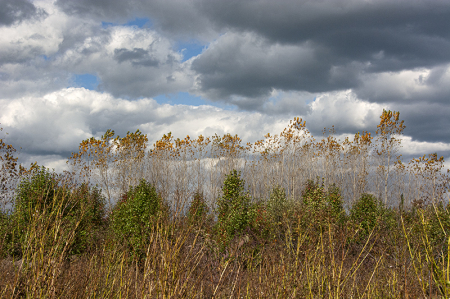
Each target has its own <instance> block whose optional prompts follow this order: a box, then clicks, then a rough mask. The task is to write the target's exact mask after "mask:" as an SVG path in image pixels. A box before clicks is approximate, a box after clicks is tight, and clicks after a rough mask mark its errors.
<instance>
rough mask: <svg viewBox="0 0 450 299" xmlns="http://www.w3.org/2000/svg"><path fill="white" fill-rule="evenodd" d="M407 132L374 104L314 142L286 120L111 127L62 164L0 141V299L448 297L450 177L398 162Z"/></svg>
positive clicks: (432, 163)
mask: <svg viewBox="0 0 450 299" xmlns="http://www.w3.org/2000/svg"><path fill="white" fill-rule="evenodd" d="M404 128H405V126H404V123H403V121H400V119H399V113H398V112H391V111H383V114H382V115H381V117H380V124H379V126H378V130H377V133H376V136H374V137H372V136H371V134H369V133H367V132H363V133H362V134H359V133H358V134H356V135H355V137H354V138H353V140H350V139H345V140H344V141H340V140H337V139H336V138H335V137H334V135H333V133H334V132H333V129H331V130H326V131H325V130H324V135H326V134H325V133H329V134H328V135H326V136H324V138H323V139H321V140H320V141H316V140H315V139H314V138H313V137H312V136H311V134H310V133H309V132H308V131H307V130H306V124H305V122H303V121H302V120H301V119H298V118H296V119H294V120H293V121H291V123H290V125H289V126H288V128H286V129H285V130H284V131H283V132H282V133H280V134H279V135H274V136H272V135H270V134H267V135H266V136H265V138H264V139H263V140H260V141H257V142H255V143H253V144H251V143H248V144H242V142H241V139H240V138H239V137H238V136H231V135H224V136H222V137H220V136H218V135H215V136H213V137H203V136H199V137H197V138H196V139H191V138H190V137H189V136H187V137H186V138H184V139H175V138H174V137H173V136H172V134H170V133H169V134H166V135H164V136H163V138H161V139H160V140H158V141H157V142H156V143H155V144H154V145H153V147H152V148H151V149H149V146H148V140H147V137H146V135H144V134H142V133H141V132H140V131H139V130H138V131H136V132H135V133H130V132H128V133H127V135H126V136H125V137H122V138H121V137H119V136H115V134H114V132H113V131H110V130H108V131H107V132H106V133H105V135H103V136H102V137H101V138H100V139H95V138H91V139H87V140H85V141H82V142H81V144H80V147H79V151H78V152H77V153H73V154H72V156H71V157H70V158H69V160H68V164H69V165H70V167H71V169H70V171H67V172H65V173H62V174H56V173H54V172H52V171H50V170H48V169H45V168H44V167H38V166H37V165H31V167H30V168H28V169H26V168H24V167H19V166H18V165H17V158H15V156H14V153H15V150H14V148H13V147H12V146H10V145H6V144H5V143H4V142H3V141H1V140H0V146H1V149H2V153H3V155H2V180H1V182H2V185H1V187H2V190H1V191H2V196H3V198H2V199H3V200H4V201H5V202H6V201H9V202H11V203H12V207H13V208H12V210H11V211H9V212H2V213H0V257H1V258H2V259H3V260H2V261H1V263H0V286H1V287H0V290H1V291H0V296H1V297H2V298H3V297H5V298H18V297H31V298H34V297H52V298H55V297H58V298H65V297H71V298H90V297H101V298H104V297H117V298H122V297H126V298H149V297H151V298H153V297H156V298H169V297H170V298H212V297H214V298H216V297H217V298H222V297H223V298H225V297H227V298H230V297H231V298H241V297H244V296H245V297H248V298H317V297H320V298H321V297H335V298H343V297H355V298H360V297H361V298H362V297H367V298H369V297H375V298H380V297H383V298H387V297H388V298H400V297H405V298H408V297H409V298H429V297H432V296H435V295H439V296H443V297H445V298H446V297H448V296H449V295H450V287H449V285H448V281H449V280H450V277H449V276H448V275H449V274H448V273H450V260H449V252H450V251H449V249H450V236H449V234H450V211H449V207H448V198H446V196H448V191H449V176H448V172H447V173H445V172H443V163H444V160H443V158H442V157H441V158H438V156H437V155H436V154H431V155H428V156H423V157H420V158H417V159H413V160H411V161H410V162H409V163H406V164H405V163H403V162H402V161H401V159H400V156H399V154H398V151H399V147H400V146H401V134H402V131H403V130H404ZM14 180H17V181H18V184H16V185H14V184H13V183H12V182H13V181H14ZM12 187H14V190H11V188H12ZM12 191H14V192H12Z"/></svg>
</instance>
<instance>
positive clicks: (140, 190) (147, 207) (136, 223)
mask: <svg viewBox="0 0 450 299" xmlns="http://www.w3.org/2000/svg"><path fill="white" fill-rule="evenodd" d="M163 208H164V207H163V202H162V199H161V197H160V196H159V194H158V193H157V192H156V189H155V187H153V186H152V185H151V184H150V183H148V182H147V181H145V180H141V181H140V183H139V185H137V186H136V187H130V189H129V191H128V192H127V193H126V194H124V195H123V196H122V198H121V200H120V201H119V202H118V203H117V205H116V207H115V208H114V210H113V213H112V229H113V231H114V233H115V236H116V238H117V239H118V241H119V242H123V243H124V244H126V245H128V246H129V247H130V250H131V251H132V253H133V254H134V255H137V256H140V255H142V254H143V253H144V252H145V248H146V246H147V245H148V239H149V235H150V234H151V232H152V231H153V230H154V228H155V226H156V224H157V221H158V220H159V219H160V217H161V216H162V214H163V210H164V209H163Z"/></svg>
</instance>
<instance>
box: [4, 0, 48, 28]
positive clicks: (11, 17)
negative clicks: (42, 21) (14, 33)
mask: <svg viewBox="0 0 450 299" xmlns="http://www.w3.org/2000/svg"><path fill="white" fill-rule="evenodd" d="M45 14H46V13H45V12H44V11H43V10H39V9H36V7H35V6H34V5H33V3H31V2H30V1H27V0H1V1H0V26H2V25H6V26H9V25H12V24H14V23H18V22H21V21H23V20H25V19H29V18H31V17H38V16H45Z"/></svg>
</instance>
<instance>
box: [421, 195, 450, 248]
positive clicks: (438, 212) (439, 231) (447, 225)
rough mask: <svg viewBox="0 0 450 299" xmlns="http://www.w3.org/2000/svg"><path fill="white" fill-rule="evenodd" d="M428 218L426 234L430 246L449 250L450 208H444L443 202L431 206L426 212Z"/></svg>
mask: <svg viewBox="0 0 450 299" xmlns="http://www.w3.org/2000/svg"><path fill="white" fill-rule="evenodd" d="M424 216H425V217H426V223H427V224H428V225H427V226H426V230H427V231H426V232H427V235H428V240H429V241H430V245H431V246H432V247H434V248H439V249H441V250H444V249H445V250H444V251H446V250H447V245H448V244H447V241H448V238H447V236H448V235H449V234H450V212H449V210H448V206H447V207H446V206H444V204H443V203H442V202H439V203H437V204H435V205H434V206H433V205H429V206H428V207H427V209H426V210H425V211H424Z"/></svg>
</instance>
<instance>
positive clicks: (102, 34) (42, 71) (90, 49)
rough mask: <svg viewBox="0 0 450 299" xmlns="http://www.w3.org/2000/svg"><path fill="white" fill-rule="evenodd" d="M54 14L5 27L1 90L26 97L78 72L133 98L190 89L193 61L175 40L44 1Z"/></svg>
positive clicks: (0, 32) (0, 42)
mask: <svg viewBox="0 0 450 299" xmlns="http://www.w3.org/2000/svg"><path fill="white" fill-rule="evenodd" d="M39 4H40V5H43V6H42V9H44V8H45V10H46V11H48V12H49V16H48V17H47V18H45V19H42V20H37V21H33V22H34V23H33V25H32V26H30V24H27V23H21V24H20V25H18V26H15V27H3V28H0V46H1V47H2V50H1V51H0V88H2V93H4V94H3V96H5V97H8V98H11V97H21V96H24V95H27V94H28V95H30V94H39V95H44V94H45V93H47V92H51V91H55V90H58V89H60V88H64V87H68V86H70V84H71V78H73V75H75V74H92V75H95V76H97V77H98V78H99V81H100V83H101V84H100V87H99V88H100V89H101V90H105V91H107V92H110V93H112V94H114V95H115V96H123V97H129V98H139V97H150V96H156V95H159V94H161V93H163V94H164V93H173V92H178V91H182V90H186V89H188V88H189V87H190V86H191V85H192V82H193V77H192V76H191V75H190V74H189V73H190V72H191V71H190V70H189V67H187V65H188V63H184V64H183V63H181V61H182V58H183V57H182V54H181V53H178V52H176V51H175V50H173V45H172V41H171V40H169V39H167V38H165V37H163V36H161V35H159V34H158V33H157V32H155V31H154V30H150V29H148V28H137V27H129V26H112V27H107V28H103V27H102V26H101V23H99V22H95V21H93V20H86V19H84V18H82V17H79V16H77V15H75V16H69V17H68V16H67V15H66V14H65V13H63V12H61V11H60V10H58V9H57V8H56V7H54V6H52V5H51V4H50V3H48V2H40V3H39Z"/></svg>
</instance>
